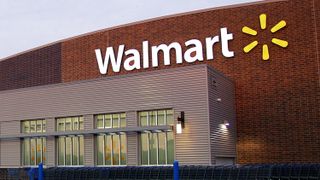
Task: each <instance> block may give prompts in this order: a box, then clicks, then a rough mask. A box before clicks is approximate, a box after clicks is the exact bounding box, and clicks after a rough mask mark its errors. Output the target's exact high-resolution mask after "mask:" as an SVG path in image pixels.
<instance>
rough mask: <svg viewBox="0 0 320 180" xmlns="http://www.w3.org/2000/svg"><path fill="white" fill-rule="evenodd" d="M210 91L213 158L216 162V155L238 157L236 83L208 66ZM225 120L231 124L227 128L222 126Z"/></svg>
mask: <svg viewBox="0 0 320 180" xmlns="http://www.w3.org/2000/svg"><path fill="white" fill-rule="evenodd" d="M208 91H209V109H210V113H209V114H210V143H211V151H212V153H211V159H212V162H213V163H214V162H215V157H236V127H235V125H236V124H235V99H234V97H235V94H234V84H233V82H232V81H231V80H228V79H227V78H226V77H224V76H223V75H222V74H220V73H216V72H215V71H214V70H213V69H211V68H208ZM218 98H220V99H221V101H218V100H217V99H218ZM224 121H228V122H229V124H230V125H229V126H228V127H227V128H224V127H223V126H222V124H223V123H224Z"/></svg>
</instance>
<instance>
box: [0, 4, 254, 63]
mask: <svg viewBox="0 0 320 180" xmlns="http://www.w3.org/2000/svg"><path fill="white" fill-rule="evenodd" d="M252 1H257V0H14V1H13V0H0V31H1V33H0V59H2V58H5V57H7V56H10V55H13V54H16V53H19V52H22V51H25V50H28V49H31V48H34V47H37V46H41V45H44V44H47V43H51V42H54V41H58V40H61V39H65V38H69V37H72V36H75V35H79V34H83V33H87V32H91V31H95V30H99V29H103V28H107V27H112V26H115V25H121V24H126V23H130V22H135V21H139V20H144V19H149V18H154V17H159V16H164V15H170V14H176V13H181V12H188V11H193V10H198V9H206V8H211V7H218V6H224V5H230V4H239V3H244V2H252Z"/></svg>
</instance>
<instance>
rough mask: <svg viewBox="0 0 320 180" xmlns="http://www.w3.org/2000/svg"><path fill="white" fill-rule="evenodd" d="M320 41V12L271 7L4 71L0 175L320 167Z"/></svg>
mask: <svg viewBox="0 0 320 180" xmlns="http://www.w3.org/2000/svg"><path fill="white" fill-rule="evenodd" d="M106 18H108V17H106ZM319 37H320V1H318V0H302V1H301V0H299V1H298V0H273V1H262V2H256V3H250V4H241V5H236V6H228V7H222V8H215V9H207V10H201V11H196V12H190V13H185V14H178V15H173V16H168V17H161V18H156V19H152V20H148V21H143V22H138V23H132V24H128V25H124V26H119V27H114V28H109V29H104V30H100V31H96V32H93V33H88V34H85V35H81V36H77V37H73V38H70V39H66V40H62V41H59V42H55V43H52V44H49V45H46V46H43V47H39V48H36V49H32V50H29V51H27V52H23V53H20V54H17V55H14V56H11V57H8V58H5V59H2V60H1V61H0V102H1V103H0V167H24V166H34V165H36V164H38V163H39V162H44V164H45V166H47V167H50V166H123V165H124V166H125V165H170V164H172V162H173V160H174V159H177V160H179V161H180V163H181V164H195V165H214V164H232V163H240V164H243V163H286V162H295V163H310V162H316V163H319V162H320V126H319V125H320V123H319V120H320V105H319V104H320V103H319V102H320V86H319V82H320V77H319V56H320V55H319V54H320V51H319V42H320V38H319Z"/></svg>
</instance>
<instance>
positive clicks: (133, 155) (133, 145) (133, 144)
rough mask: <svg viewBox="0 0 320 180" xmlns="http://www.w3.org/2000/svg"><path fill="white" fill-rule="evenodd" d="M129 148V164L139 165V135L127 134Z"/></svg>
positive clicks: (134, 133)
mask: <svg viewBox="0 0 320 180" xmlns="http://www.w3.org/2000/svg"><path fill="white" fill-rule="evenodd" d="M127 147H128V148H127V164H128V165H129V166H135V165H139V155H138V133H136V132H129V133H127Z"/></svg>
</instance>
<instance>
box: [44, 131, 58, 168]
mask: <svg viewBox="0 0 320 180" xmlns="http://www.w3.org/2000/svg"><path fill="white" fill-rule="evenodd" d="M55 157H56V144H55V137H47V147H46V163H45V164H46V166H48V167H50V166H55V164H56V163H55V162H56V159H55Z"/></svg>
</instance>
